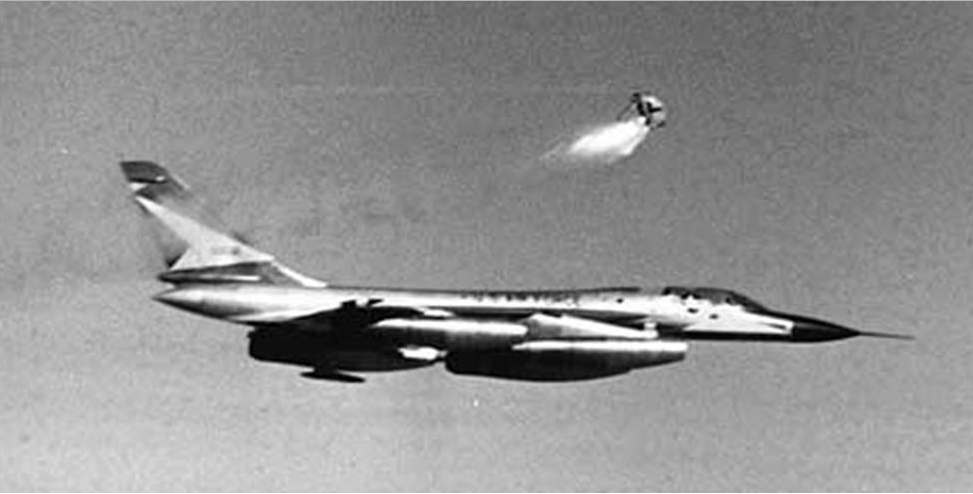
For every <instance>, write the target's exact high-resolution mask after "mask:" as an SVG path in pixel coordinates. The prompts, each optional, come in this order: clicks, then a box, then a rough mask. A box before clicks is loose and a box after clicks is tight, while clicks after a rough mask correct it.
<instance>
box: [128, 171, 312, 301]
mask: <svg viewBox="0 0 973 494" xmlns="http://www.w3.org/2000/svg"><path fill="white" fill-rule="evenodd" d="M121 166H122V172H123V173H125V178H126V179H128V185H129V187H131V188H132V193H133V195H134V197H135V201H136V202H137V203H138V205H139V207H140V208H141V209H142V211H143V212H145V213H146V215H147V216H148V217H149V218H150V220H152V225H153V227H154V230H155V232H156V233H157V240H158V243H159V246H160V248H161V249H162V254H163V256H165V261H166V265H167V266H168V268H169V270H168V271H166V272H164V273H162V274H160V275H159V278H160V279H161V280H163V281H167V282H170V283H186V282H196V283H200V282H228V281H232V282H257V283H273V284H287V285H300V286H324V285H325V284H324V283H323V282H321V281H319V280H315V279H313V278H309V277H307V276H304V275H302V274H300V273H297V272H295V271H293V270H291V269H290V268H287V267H286V266H284V265H282V264H280V263H278V262H277V261H276V260H275V259H274V257H273V256H272V255H270V254H267V253H265V252H261V251H259V250H257V249H254V248H253V247H251V246H249V245H247V244H246V243H244V242H243V241H242V240H240V239H239V238H237V237H236V236H235V235H233V234H232V233H228V230H227V229H226V228H225V227H224V226H223V225H222V223H221V222H220V221H219V220H218V219H217V218H216V217H215V216H213V215H211V214H209V213H208V212H207V211H206V208H205V207H204V205H203V203H202V201H200V200H198V199H197V198H196V197H195V196H194V195H193V194H192V193H191V192H190V191H189V188H188V187H187V186H186V185H185V184H184V183H183V182H182V181H181V180H179V179H178V178H176V176H175V175H173V174H171V173H169V171H168V170H166V169H165V168H163V167H162V166H160V165H157V164H156V163H153V162H151V161H123V162H122V163H121Z"/></svg>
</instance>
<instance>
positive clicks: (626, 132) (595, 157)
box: [544, 119, 650, 165]
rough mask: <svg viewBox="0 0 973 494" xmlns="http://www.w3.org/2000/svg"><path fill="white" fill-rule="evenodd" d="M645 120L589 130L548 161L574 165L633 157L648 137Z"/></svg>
mask: <svg viewBox="0 0 973 494" xmlns="http://www.w3.org/2000/svg"><path fill="white" fill-rule="evenodd" d="M649 132H650V129H649V128H648V127H647V126H646V125H645V123H644V122H643V121H642V119H632V120H626V121H623V122H612V123H610V124H605V125H600V126H597V127H594V128H592V129H589V130H587V131H586V132H584V133H583V134H581V135H580V136H579V137H578V138H577V139H575V140H574V141H573V142H572V143H570V144H561V145H558V146H557V147H555V148H554V149H552V150H551V151H549V152H547V153H546V154H545V155H544V158H545V160H548V161H550V160H555V161H564V162H567V163H572V164H578V165H580V164H587V163H590V164H612V163H615V162H617V161H619V160H621V159H623V158H626V157H628V156H631V155H632V153H634V152H635V150H636V149H638V147H639V144H642V141H644V140H645V138H646V137H647V136H648V135H649Z"/></svg>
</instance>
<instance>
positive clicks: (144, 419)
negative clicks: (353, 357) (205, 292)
mask: <svg viewBox="0 0 973 494" xmlns="http://www.w3.org/2000/svg"><path fill="white" fill-rule="evenodd" d="M971 12H973V8H971V6H970V4H964V3H954V4H921V5H920V4H901V3H900V4H876V3H869V4H828V3H815V4H797V5H794V4H787V5H781V4H759V5H753V4H729V5H727V4H690V3H667V4H651V3H640V4H586V3H572V4H567V5H551V4H529V5H528V4H503V5H480V4H435V5H433V4H372V5H354V4H340V5H339V4H334V5H331V4H320V3H316V4H282V3H268V4H253V5H251V4H233V3H221V4H205V3H204V4H189V3H186V4H124V5H123V4H83V3H72V4H54V5H49V4H11V3H4V4H2V5H0V103H2V106H0V130H2V143H0V145H2V148H0V222H2V223H0V255H2V257H0V269H2V270H0V296H2V299H0V300H2V302H0V322H2V328H0V421H2V429H0V431H2V435H0V488H2V489H3V490H12V489H16V490H21V489H22V490H35V489H41V490H136V491H140V490H204V491H205V490H244V491H274V490H307V491H320V490H379V491H384V490H417V491H423V490H460V491H464V490H485V491H497V490H499V491H505V490H613V491H631V490H636V491H656V490H661V491H681V490H695V491H708V490H729V491H736V490H771V491H779V490H801V491H806V490H815V491H816V490H828V491H832V490H834V491H865V490H892V491H913V490H918V491H925V490H933V491H942V490H967V489H969V487H970V486H971V485H973V467H971V465H973V449H971V448H970V444H973V384H971V382H973V381H971V376H973V344H971V334H973V324H971V323H973V305H971V303H970V302H971V300H973V281H971V280H973V219H971V218H973V123H971V122H973V13H971ZM643 88H644V89H651V90H653V91H655V92H656V93H657V94H659V95H660V96H661V97H662V98H663V99H664V100H665V101H666V102H667V103H668V104H669V107H670V110H671V120H670V124H669V126H668V127H666V128H665V129H663V130H662V131H660V132H658V133H656V134H653V135H652V136H651V137H650V138H649V140H648V141H647V142H646V144H645V146H644V147H643V148H642V149H641V150H639V151H638V152H637V153H636V154H635V155H633V156H632V157H631V158H629V159H628V160H626V161H624V162H621V163H618V164H616V165H614V166H608V167H587V168H585V167H582V168H580V169H571V170H558V169H557V167H553V168H551V167H542V166H541V165H540V163H539V162H538V161H537V158H538V157H539V156H541V155H542V154H543V153H544V152H545V151H547V150H548V149H550V146H551V145H552V143H555V144H556V143H557V142H559V140H560V139H563V138H564V136H571V135H573V134H572V133H573V132H576V131H577V129H579V128H581V127H583V126H585V125H589V124H592V123H597V122H601V121H604V120H606V119H610V118H611V117H612V116H613V115H614V114H615V113H616V112H617V111H618V110H619V109H620V107H621V105H622V104H623V101H624V99H625V98H626V97H627V96H628V93H629V92H630V91H632V90H635V89H643ZM122 157H125V158H144V159H154V160H158V161H160V162H162V163H164V164H166V165H168V166H170V167H171V168H172V169H174V170H175V171H177V173H179V174H180V175H181V176H182V177H183V178H184V179H186V180H187V181H188V182H189V183H190V184H193V185H194V186H195V187H196V190H197V191H199V192H201V193H204V194H206V195H207V196H208V197H209V198H210V202H211V204H213V205H214V206H216V207H218V208H220V209H223V212H224V216H225V217H226V219H227V220H228V221H229V222H230V223H231V224H234V225H237V226H238V227H239V228H240V229H241V230H242V231H243V232H244V233H245V234H247V235H248V236H249V237H250V238H252V239H254V240H255V241H256V242H257V244H258V245H259V246H260V247H261V248H263V249H265V250H268V251H270V252H273V253H275V254H277V255H278V256H279V257H280V258H281V259H282V260H283V261H285V262H287V263H288V264H290V265H292V266H294V267H296V268H298V269H300V270H302V271H304V272H307V273H310V274H315V275H320V276H321V277H324V278H326V279H328V280H332V281H336V282H345V283H362V284H375V285H393V286H396V285H398V286H423V287H449V288H463V287H492V288H502V287H510V288H529V287H544V286H551V287H580V286H597V285H605V284H642V285H659V284H665V283H700V284H711V285H717V286H727V287H735V288H738V289H740V290H741V291H743V292H745V293H748V294H750V295H752V296H754V297H755V298H757V299H758V300H761V301H763V302H766V303H767V304H769V305H771V306H774V307H779V308H782V309H787V310H792V311H795V312H799V313H807V314H814V315H817V316H819V317H822V318H825V319H830V320H835V321H838V322H842V323H845V324H848V325H850V326H853V327H860V328H863V329H872V330H884V331H899V332H906V333H911V334H914V335H916V336H917V337H918V340H917V341H916V342H913V343H908V342H893V341H883V340H865V339H858V340H851V341H845V342H839V343H832V344H822V345H816V346H814V345H811V346H787V345H781V344H699V345H695V346H693V347H692V348H691V350H690V355H689V358H688V359H687V360H686V361H685V362H683V363H681V364H679V365H673V366H667V367H660V368H655V369H649V370H645V371H640V372H635V373H632V374H629V375H626V376H622V377H618V378H613V379H608V380H602V381H593V382H585V383H573V384H556V385H542V384H533V383H517V382H505V381H495V380H488V379H480V378H470V377H457V376H452V375H449V374H447V373H446V372H445V371H444V370H443V369H441V368H433V369H424V370H420V371H414V372H408V373H396V374H380V375H374V376H373V377H371V378H370V379H369V381H368V383H366V384H363V385H339V384H333V383H327V382H319V381H311V380H306V379H302V378H300V377H299V376H298V373H299V369H298V368H294V367H285V366H275V365H268V364H261V363H257V362H254V361H251V360H249V359H248V358H247V356H246V353H245V352H246V339H245V338H244V334H245V330H244V329H242V328H239V327H234V326H230V325H227V324H221V323H218V322H214V321H208V320H204V319H202V318H198V317H193V316H190V315H187V314H183V313H179V312H177V311H174V310H171V309H169V308H166V307H163V306H161V305H158V304H156V303H153V302H152V301H151V300H149V298H148V297H149V296H150V295H151V294H152V293H154V292H155V291H158V290H159V289H160V288H161V286H159V285H157V284H155V283H154V282H153V281H152V275H153V274H154V273H155V272H156V271H157V270H158V269H159V267H160V265H159V264H158V263H156V262H154V261H155V260H156V257H155V252H154V251H153V248H152V245H151V242H150V241H149V240H148V237H147V236H146V234H147V229H146V228H144V226H142V225H140V224H139V221H138V218H139V217H138V214H137V212H136V210H135V207H134V205H133V204H132V203H131V201H130V199H129V198H128V197H127V190H126V187H125V186H124V184H123V181H122V179H121V176H120V173H119V171H118V169H117V165H116V163H117V161H119V159H120V158H122Z"/></svg>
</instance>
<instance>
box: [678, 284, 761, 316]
mask: <svg viewBox="0 0 973 494" xmlns="http://www.w3.org/2000/svg"><path fill="white" fill-rule="evenodd" d="M662 294H663V295H675V296H677V297H681V298H696V299H701V300H708V301H709V302H711V303H713V304H730V305H739V306H741V307H743V308H745V309H749V310H757V311H765V310H767V307H765V306H764V305H763V304H761V303H759V302H757V301H756V300H754V299H752V298H750V297H747V296H746V295H743V294H742V293H738V292H734V291H733V290H727V289H725V288H712V287H685V286H667V287H665V288H663V289H662Z"/></svg>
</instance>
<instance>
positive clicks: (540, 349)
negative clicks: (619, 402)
mask: <svg viewBox="0 0 973 494" xmlns="http://www.w3.org/2000/svg"><path fill="white" fill-rule="evenodd" d="M687 350H688V345H687V344H686V343H685V342H682V341H670V340H652V341H620V340H603V341H563V340H541V341H529V342H525V343H521V344H518V345H516V346H514V347H513V348H512V349H510V350H503V351H491V352H450V353H449V354H448V355H447V356H446V368H447V369H448V370H449V371H450V372H453V373H455V374H469V375H479V376H490V377H501V378H507V379H519V380H527V381H573V380H581V379H595V378H599V377H606V376H611V375H616V374H624V373H626V372H628V371H630V370H632V369H638V368H641V367H650V366H654V365H663V364H668V363H672V362H678V361H680V360H682V359H684V358H685V357H686V351H687Z"/></svg>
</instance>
